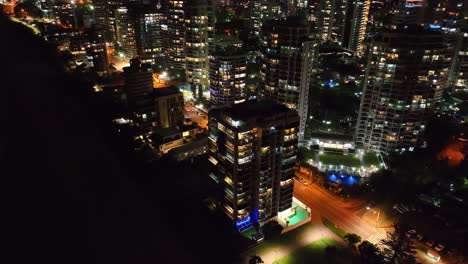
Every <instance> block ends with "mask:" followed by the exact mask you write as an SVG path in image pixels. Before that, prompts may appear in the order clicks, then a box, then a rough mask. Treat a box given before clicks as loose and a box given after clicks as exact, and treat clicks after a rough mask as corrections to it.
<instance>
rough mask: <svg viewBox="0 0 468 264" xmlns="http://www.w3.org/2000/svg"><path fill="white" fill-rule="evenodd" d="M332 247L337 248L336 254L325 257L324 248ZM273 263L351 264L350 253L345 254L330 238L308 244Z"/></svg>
mask: <svg viewBox="0 0 468 264" xmlns="http://www.w3.org/2000/svg"><path fill="white" fill-rule="evenodd" d="M327 246H334V247H336V248H337V250H336V253H334V254H333V255H331V256H327V254H326V253H325V248H326V247H327ZM273 263H278V264H296V263H297V264H299V263H314V264H321V263H323V264H325V263H327V264H351V256H350V253H349V252H347V251H346V250H345V249H344V248H343V247H342V246H341V245H339V244H338V243H337V242H336V241H335V240H334V239H332V238H323V239H320V240H317V241H314V242H312V243H310V244H309V245H307V246H305V247H303V248H300V249H297V250H296V251H294V252H293V253H291V254H289V255H287V256H285V257H282V258H280V259H278V260H276V261H275V262H273Z"/></svg>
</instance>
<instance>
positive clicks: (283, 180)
mask: <svg viewBox="0 0 468 264" xmlns="http://www.w3.org/2000/svg"><path fill="white" fill-rule="evenodd" d="M208 127H209V133H210V134H209V148H210V154H209V161H210V162H211V164H210V177H211V178H212V179H213V180H215V181H216V182H217V183H219V186H220V188H222V189H223V190H224V198H223V200H222V203H221V204H222V208H223V210H224V212H225V213H226V214H227V215H228V216H229V218H230V219H232V221H233V223H234V225H235V226H236V228H237V229H238V230H239V231H242V230H244V229H246V228H248V227H250V226H251V225H252V224H254V223H256V222H260V223H262V222H264V221H267V220H269V219H271V218H275V217H277V216H278V213H280V212H283V211H285V210H288V209H290V208H291V205H292V198H293V187H294V179H293V178H294V172H295V162H296V153H297V143H298V127H299V117H298V115H297V113H296V111H293V110H290V109H288V108H287V107H285V106H284V105H280V104H277V103H275V102H272V101H247V102H244V103H240V104H234V105H231V106H228V107H224V108H215V109H212V110H211V111H210V112H209V123H208Z"/></svg>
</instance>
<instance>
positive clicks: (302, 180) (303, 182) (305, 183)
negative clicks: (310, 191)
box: [299, 178, 309, 186]
mask: <svg viewBox="0 0 468 264" xmlns="http://www.w3.org/2000/svg"><path fill="white" fill-rule="evenodd" d="M299 181H300V182H301V183H302V184H304V185H305V186H307V185H309V184H308V183H307V181H306V180H304V179H303V178H300V179H299Z"/></svg>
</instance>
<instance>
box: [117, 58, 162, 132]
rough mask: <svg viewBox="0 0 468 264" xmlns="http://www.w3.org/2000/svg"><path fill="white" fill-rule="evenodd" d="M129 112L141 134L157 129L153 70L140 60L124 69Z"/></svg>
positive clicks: (134, 61)
mask: <svg viewBox="0 0 468 264" xmlns="http://www.w3.org/2000/svg"><path fill="white" fill-rule="evenodd" d="M123 70H124V77H125V91H126V94H127V102H128V110H129V112H130V116H131V118H132V120H133V121H134V123H135V124H136V125H137V126H138V128H139V130H140V133H143V134H144V133H148V132H151V131H152V129H153V128H154V127H156V125H157V123H156V119H155V110H156V108H155V103H154V98H153V70H152V69H151V66H150V65H149V64H142V63H141V61H140V60H138V59H132V60H130V66H128V67H125V68H124V69H123Z"/></svg>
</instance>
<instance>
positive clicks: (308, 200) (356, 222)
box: [294, 180, 377, 240]
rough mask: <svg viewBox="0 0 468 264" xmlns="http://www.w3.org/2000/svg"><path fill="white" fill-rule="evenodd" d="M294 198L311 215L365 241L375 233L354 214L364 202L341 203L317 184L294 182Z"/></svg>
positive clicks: (372, 228) (339, 199)
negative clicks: (304, 206) (315, 215)
mask: <svg viewBox="0 0 468 264" xmlns="http://www.w3.org/2000/svg"><path fill="white" fill-rule="evenodd" d="M294 197H296V198H297V199H298V200H300V201H301V202H303V203H304V204H306V205H307V206H309V207H310V209H311V210H312V214H318V215H320V216H322V217H324V218H326V219H328V220H330V221H331V222H333V223H334V224H335V225H337V226H338V227H340V228H341V229H343V230H344V231H346V232H348V233H355V234H358V235H359V236H361V238H362V240H366V239H367V238H369V237H370V236H371V235H373V234H375V233H376V232H377V230H376V228H374V227H372V226H370V225H369V224H367V223H366V222H365V221H363V220H362V219H361V218H360V217H358V216H356V215H355V212H356V211H358V210H360V209H362V207H363V206H365V203H364V202H360V201H352V202H349V203H348V202H343V201H342V200H341V198H339V197H337V196H335V195H332V194H331V193H329V192H328V191H327V190H325V189H323V188H322V187H320V186H318V185H317V184H309V185H307V186H305V185H303V184H302V183H300V182H299V181H297V180H296V182H295V184H294Z"/></svg>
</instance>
